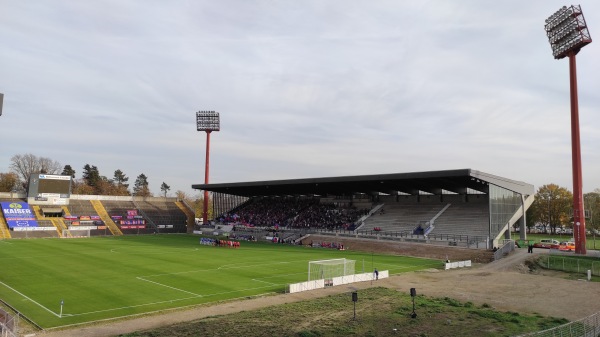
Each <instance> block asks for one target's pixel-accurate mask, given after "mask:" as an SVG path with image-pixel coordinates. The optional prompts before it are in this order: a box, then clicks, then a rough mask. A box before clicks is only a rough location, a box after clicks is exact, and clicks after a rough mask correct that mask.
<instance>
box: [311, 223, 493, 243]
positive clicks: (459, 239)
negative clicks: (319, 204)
mask: <svg viewBox="0 0 600 337" xmlns="http://www.w3.org/2000/svg"><path fill="white" fill-rule="evenodd" d="M309 232H310V233H313V234H323V235H336V236H346V237H367V238H378V239H383V240H408V241H417V242H432V241H443V242H448V244H449V245H451V246H458V245H459V243H460V246H467V247H476V248H487V241H488V238H487V237H485V236H481V235H465V234H452V233H433V234H429V235H428V236H424V235H417V234H413V233H412V232H411V231H400V232H390V231H374V230H364V231H361V230H357V231H349V230H344V229H323V228H314V229H311V230H309ZM480 245H481V247H480Z"/></svg>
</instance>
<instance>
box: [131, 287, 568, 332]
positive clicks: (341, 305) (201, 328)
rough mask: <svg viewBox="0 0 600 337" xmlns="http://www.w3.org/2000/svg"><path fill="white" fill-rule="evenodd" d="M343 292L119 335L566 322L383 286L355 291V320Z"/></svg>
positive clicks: (501, 327) (503, 327) (521, 327)
mask: <svg viewBox="0 0 600 337" xmlns="http://www.w3.org/2000/svg"><path fill="white" fill-rule="evenodd" d="M353 311H354V308H353V303H352V301H351V298H350V295H349V294H348V293H345V294H339V295H332V296H327V297H323V298H317V299H312V300H310V301H304V302H296V303H289V304H283V305H278V306H274V307H268V308H263V309H259V310H253V311H244V312H239V313H235V314H231V315H224V316H218V317H209V318H204V319H200V320H197V321H193V322H185V323H180V324H175V325H171V326H168V327H162V328H159V329H153V330H149V331H139V332H136V333H132V334H125V335H121V336H123V337H156V336H161V337H165V336H171V337H189V336H296V337H317V336H318V337H334V336H427V337H437V336H463V337H469V336H477V337H497V336H515V335H519V334H524V333H528V332H534V331H540V330H545V329H549V328H552V327H556V326H559V325H562V324H565V323H567V322H568V321H567V320H566V319H562V318H553V317H543V316H539V315H537V314H535V315H529V314H520V313H516V312H500V311H497V310H495V309H494V308H492V307H490V305H487V304H484V305H481V306H476V305H474V304H473V303H471V302H460V301H456V300H454V299H450V298H429V297H426V296H421V295H419V296H417V297H415V312H416V313H417V317H416V318H412V317H411V314H412V312H413V306H412V298H411V297H410V295H409V294H408V293H404V292H398V291H396V290H393V289H389V288H370V289H364V290H359V291H358V302H357V303H356V319H354V312H353Z"/></svg>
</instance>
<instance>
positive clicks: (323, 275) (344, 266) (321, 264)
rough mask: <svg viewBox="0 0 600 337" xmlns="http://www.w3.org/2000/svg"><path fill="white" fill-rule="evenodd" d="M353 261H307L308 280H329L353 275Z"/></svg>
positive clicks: (354, 262)
mask: <svg viewBox="0 0 600 337" xmlns="http://www.w3.org/2000/svg"><path fill="white" fill-rule="evenodd" d="M355 264H356V261H355V260H348V259H329V260H318V261H308V280H309V281H313V280H321V279H326V280H330V279H332V278H334V277H339V276H346V275H354V271H355V270H354V266H355Z"/></svg>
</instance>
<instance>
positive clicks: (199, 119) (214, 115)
mask: <svg viewBox="0 0 600 337" xmlns="http://www.w3.org/2000/svg"><path fill="white" fill-rule="evenodd" d="M196 127H197V130H198V131H220V130H221V121H220V118H219V113H218V112H215V111H198V112H196Z"/></svg>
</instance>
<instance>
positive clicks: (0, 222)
mask: <svg viewBox="0 0 600 337" xmlns="http://www.w3.org/2000/svg"><path fill="white" fill-rule="evenodd" d="M10 238H11V236H10V230H9V229H8V225H7V224H6V220H4V216H0V239H10Z"/></svg>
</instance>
